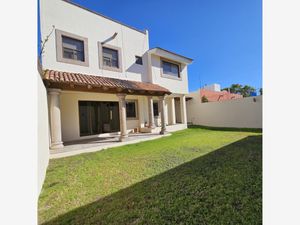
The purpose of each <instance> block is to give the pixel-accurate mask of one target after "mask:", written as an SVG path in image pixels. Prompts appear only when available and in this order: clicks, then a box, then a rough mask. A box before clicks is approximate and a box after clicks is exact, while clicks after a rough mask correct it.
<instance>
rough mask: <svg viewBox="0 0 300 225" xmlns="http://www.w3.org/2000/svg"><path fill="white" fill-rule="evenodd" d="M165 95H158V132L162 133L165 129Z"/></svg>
mask: <svg viewBox="0 0 300 225" xmlns="http://www.w3.org/2000/svg"><path fill="white" fill-rule="evenodd" d="M165 98H166V97H165V96H159V98H158V99H159V102H158V103H159V112H160V120H161V130H160V134H164V133H165V131H166V118H165V113H166V103H165Z"/></svg>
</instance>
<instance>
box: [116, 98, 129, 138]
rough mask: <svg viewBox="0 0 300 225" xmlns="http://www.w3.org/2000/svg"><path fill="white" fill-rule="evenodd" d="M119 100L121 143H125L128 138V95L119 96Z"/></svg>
mask: <svg viewBox="0 0 300 225" xmlns="http://www.w3.org/2000/svg"><path fill="white" fill-rule="evenodd" d="M117 97H118V98H119V115H120V116H119V117H120V131H121V135H120V139H119V140H120V141H124V140H125V139H126V138H127V137H128V134H127V124H126V101H125V97H126V94H117Z"/></svg>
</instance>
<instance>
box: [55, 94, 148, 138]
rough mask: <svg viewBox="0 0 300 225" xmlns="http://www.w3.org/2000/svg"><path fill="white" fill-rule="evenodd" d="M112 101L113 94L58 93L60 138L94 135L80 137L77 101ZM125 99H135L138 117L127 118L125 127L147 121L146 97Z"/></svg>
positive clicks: (136, 125) (135, 96)
mask: <svg viewBox="0 0 300 225" xmlns="http://www.w3.org/2000/svg"><path fill="white" fill-rule="evenodd" d="M80 100H81V101H113V102H118V98H117V96H116V95H115V94H102V93H88V92H72V91H63V92H62V93H61V95H60V107H61V126H62V140H63V141H64V142H65V141H73V140H79V139H85V138H91V137H97V136H98V135H96V136H84V137H80V127H79V109H78V101H80ZM126 100H137V102H138V112H137V113H138V118H137V119H127V129H128V130H130V129H134V128H140V127H144V123H145V122H146V121H147V122H148V114H147V113H148V107H147V98H146V97H145V96H137V95H127V96H126Z"/></svg>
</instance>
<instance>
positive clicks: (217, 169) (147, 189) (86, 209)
mask: <svg viewBox="0 0 300 225" xmlns="http://www.w3.org/2000/svg"><path fill="white" fill-rule="evenodd" d="M54 224H60V225H65V224H72V225H73V224H74V225H77V224H78V225H79V224H88V225H92V224H99V225H100V224H105V225H106V224H122V225H123V224H172V225H174V224H209V225H211V224H218V225H219V224H251V225H253V224H262V136H261V135H257V136H249V137H246V138H244V139H242V140H240V141H237V142H235V143H232V144H230V145H227V146H225V147H223V148H220V149H218V150H216V151H214V152H211V153H209V154H207V155H204V156H202V157H199V158H196V159H194V160H192V161H190V162H187V163H185V164H182V165H180V166H178V167H175V168H173V169H171V170H168V171H166V172H164V173H162V174H159V175H157V176H154V177H152V178H149V179H147V180H144V181H142V182H140V183H137V184H134V185H132V186H130V187H128V188H126V189H123V190H120V191H118V192H116V193H114V194H112V195H110V196H107V197H105V198H102V199H99V200H98V201H95V202H93V203H90V204H88V205H85V206H82V207H80V208H77V209H74V210H73V211H70V212H68V213H66V214H64V215H61V216H59V217H57V218H54V219H53V220H51V221H49V222H46V223H44V225H54Z"/></svg>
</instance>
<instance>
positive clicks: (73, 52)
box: [62, 36, 84, 62]
mask: <svg viewBox="0 0 300 225" xmlns="http://www.w3.org/2000/svg"><path fill="white" fill-rule="evenodd" d="M62 51H63V57H64V58H65V59H72V60H77V61H81V62H84V42H83V41H81V40H76V39H74V38H70V37H67V36H62Z"/></svg>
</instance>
